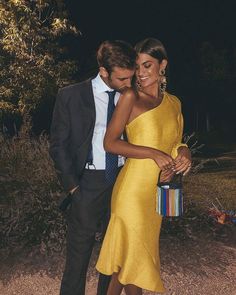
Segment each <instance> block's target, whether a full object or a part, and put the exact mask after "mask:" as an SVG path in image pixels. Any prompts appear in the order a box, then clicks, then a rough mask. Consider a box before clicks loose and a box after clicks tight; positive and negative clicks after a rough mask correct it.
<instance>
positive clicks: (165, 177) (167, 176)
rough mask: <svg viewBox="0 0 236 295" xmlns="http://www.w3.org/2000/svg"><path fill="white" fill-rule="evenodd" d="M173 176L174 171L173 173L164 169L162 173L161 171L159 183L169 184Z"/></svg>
mask: <svg viewBox="0 0 236 295" xmlns="http://www.w3.org/2000/svg"><path fill="white" fill-rule="evenodd" d="M174 175H175V171H173V169H166V170H164V171H161V174H160V182H170V181H171V179H172V177H173V176H174Z"/></svg>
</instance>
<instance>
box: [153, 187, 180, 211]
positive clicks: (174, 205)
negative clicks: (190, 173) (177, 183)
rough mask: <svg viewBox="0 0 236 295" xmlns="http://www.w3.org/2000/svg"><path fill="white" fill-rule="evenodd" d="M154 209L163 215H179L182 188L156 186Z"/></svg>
mask: <svg viewBox="0 0 236 295" xmlns="http://www.w3.org/2000/svg"><path fill="white" fill-rule="evenodd" d="M156 211H157V213H158V214H160V215H163V216H181V215H182V214H183V193H182V188H170V186H169V185H160V186H157V202H156Z"/></svg>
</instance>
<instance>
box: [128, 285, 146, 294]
mask: <svg viewBox="0 0 236 295" xmlns="http://www.w3.org/2000/svg"><path fill="white" fill-rule="evenodd" d="M124 289H125V294H126V295H142V294H143V292H142V289H141V288H139V287H137V286H135V285H131V284H130V285H126V286H125V287H124Z"/></svg>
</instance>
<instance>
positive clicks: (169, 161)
mask: <svg viewBox="0 0 236 295" xmlns="http://www.w3.org/2000/svg"><path fill="white" fill-rule="evenodd" d="M153 160H154V161H155V162H156V163H157V165H158V167H159V168H160V169H161V170H162V171H165V170H173V171H174V170H175V168H174V166H175V161H174V159H173V158H172V157H171V156H170V155H168V154H166V153H164V152H162V151H160V150H155V153H154V156H153Z"/></svg>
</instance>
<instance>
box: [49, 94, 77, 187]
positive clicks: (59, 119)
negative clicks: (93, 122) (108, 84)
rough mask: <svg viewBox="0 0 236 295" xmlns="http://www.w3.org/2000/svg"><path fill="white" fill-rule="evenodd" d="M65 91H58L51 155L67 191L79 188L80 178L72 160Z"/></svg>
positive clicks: (67, 98)
mask: <svg viewBox="0 0 236 295" xmlns="http://www.w3.org/2000/svg"><path fill="white" fill-rule="evenodd" d="M67 95H68V94H67V93H66V91H65V89H60V90H59V91H58V95H57V99H56V103H55V107H54V111H53V118H52V125H51V135H50V149H49V153H50V156H51V157H52V159H53V161H54V165H55V169H56V172H57V174H58V177H59V180H60V182H61V184H62V186H63V187H64V189H65V190H66V191H73V189H75V188H76V187H78V177H77V175H76V172H75V167H74V164H73V161H72V158H71V154H70V150H69V145H70V133H71V126H70V122H71V120H70V117H69V116H70V114H69V110H68V103H69V97H67Z"/></svg>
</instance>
